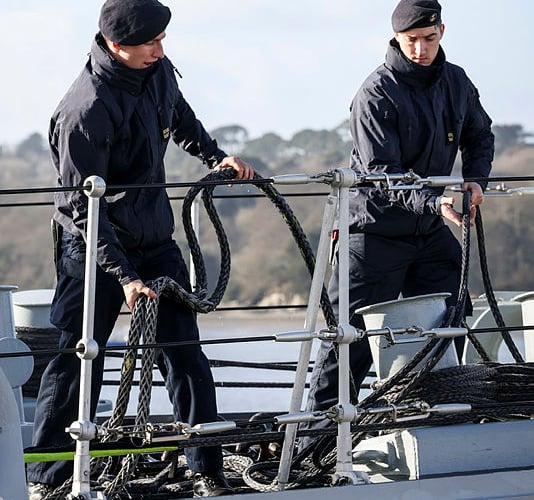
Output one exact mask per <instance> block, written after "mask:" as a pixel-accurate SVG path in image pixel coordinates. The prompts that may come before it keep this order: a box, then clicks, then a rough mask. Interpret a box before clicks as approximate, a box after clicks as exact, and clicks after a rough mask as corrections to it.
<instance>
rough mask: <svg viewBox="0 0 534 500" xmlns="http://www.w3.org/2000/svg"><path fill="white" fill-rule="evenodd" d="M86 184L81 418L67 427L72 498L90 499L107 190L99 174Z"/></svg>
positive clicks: (81, 344)
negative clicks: (72, 445)
mask: <svg viewBox="0 0 534 500" xmlns="http://www.w3.org/2000/svg"><path fill="white" fill-rule="evenodd" d="M84 188H85V189H86V194H87V196H88V198H89V205H88V222H87V242H86V243H87V249H86V256H85V282H84V304H83V329H82V339H81V340H80V341H79V342H78V344H77V347H83V349H84V351H83V352H81V353H78V356H79V357H80V358H81V368H80V401H79V408H78V421H77V422H74V423H73V424H72V426H71V427H70V429H68V431H69V432H70V433H71V435H73V437H74V438H75V439H76V440H77V441H76V453H75V455H74V474H73V481H72V492H71V495H72V498H76V497H80V496H81V497H83V498H86V499H90V498H92V497H91V484H90V456H89V441H90V440H91V439H92V438H94V437H95V433H96V426H94V424H92V423H91V409H90V408H91V373H92V360H93V359H94V358H95V357H96V356H97V355H98V344H97V343H96V342H95V341H94V340H93V330H94V313H95V300H94V298H95V279H96V266H97V264H96V251H97V239H98V212H99V206H100V197H101V196H103V194H104V193H105V191H106V183H105V182H104V180H103V179H102V178H100V177H97V176H91V177H88V178H87V179H86V180H85V183H84Z"/></svg>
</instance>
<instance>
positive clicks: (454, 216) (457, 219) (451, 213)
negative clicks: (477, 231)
mask: <svg viewBox="0 0 534 500" xmlns="http://www.w3.org/2000/svg"><path fill="white" fill-rule="evenodd" d="M453 205H454V198H452V197H449V196H442V197H441V201H440V206H441V215H442V216H443V217H444V218H445V219H447V220H450V221H451V222H452V223H454V224H456V225H457V226H458V227H462V215H461V214H459V213H458V212H457V211H456V210H454V206H453Z"/></svg>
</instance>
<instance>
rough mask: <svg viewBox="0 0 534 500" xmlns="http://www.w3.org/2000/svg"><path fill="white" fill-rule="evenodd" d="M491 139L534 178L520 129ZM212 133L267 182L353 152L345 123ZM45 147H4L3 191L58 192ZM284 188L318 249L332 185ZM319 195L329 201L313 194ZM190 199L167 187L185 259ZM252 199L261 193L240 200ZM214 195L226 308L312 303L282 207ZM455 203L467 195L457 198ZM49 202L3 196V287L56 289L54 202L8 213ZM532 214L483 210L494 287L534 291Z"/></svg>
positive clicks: (185, 167) (503, 200)
mask: <svg viewBox="0 0 534 500" xmlns="http://www.w3.org/2000/svg"><path fill="white" fill-rule="evenodd" d="M494 132H495V135H496V141H497V143H498V150H499V151H500V154H499V155H497V157H496V160H495V162H494V167H493V175H502V176H513V175H531V172H532V165H533V164H534V146H530V145H528V144H527V143H526V140H525V139H526V137H528V135H529V134H527V133H525V132H524V131H523V127H521V126H520V125H511V126H495V127H494ZM213 135H214V137H217V139H218V140H219V141H220V144H221V146H223V147H225V148H227V149H225V150H226V151H227V152H228V153H230V154H231V153H232V152H233V150H236V151H237V150H239V151H240V153H239V155H240V156H241V157H242V158H244V159H245V160H246V161H248V162H249V163H251V164H252V165H253V166H254V167H255V168H256V170H257V172H258V173H259V174H260V175H261V176H262V177H265V178H268V177H270V176H272V175H276V174H285V173H308V174H315V173H320V172H326V171H328V170H329V169H332V168H338V167H343V166H347V165H348V158H349V154H350V149H351V143H350V140H349V136H348V123H347V122H343V123H341V124H340V125H339V126H338V127H336V128H335V129H333V130H331V131H327V130H319V131H314V130H303V131H301V132H299V133H297V134H295V135H294V136H293V137H292V138H291V139H290V140H288V141H286V140H284V139H283V138H281V137H280V136H278V135H277V134H275V133H269V134H265V135H263V136H262V137H259V138H254V139H249V137H248V132H247V131H246V129H244V128H243V127H240V126H238V125H230V126H228V127H220V128H219V129H217V130H216V131H214V134H213ZM43 144H44V141H43V139H42V137H40V136H38V134H32V135H31V136H29V137H28V139H26V140H25V141H23V142H21V143H20V144H19V145H18V146H17V147H16V149H15V151H14V153H9V152H7V151H5V150H4V152H3V155H2V156H0V185H1V186H2V189H8V188H23V187H49V186H53V185H54V183H55V173H54V169H53V167H52V165H51V162H50V158H49V154H48V151H47V150H46V149H45V148H44V146H43ZM166 165H167V180H168V181H169V182H191V181H197V180H199V179H201V178H203V177H204V176H205V175H207V174H208V172H209V171H208V170H207V169H206V167H205V166H204V165H202V164H201V162H199V161H198V159H196V158H192V157H191V156H189V155H187V154H186V153H184V152H183V151H182V150H181V149H179V148H176V147H173V146H172V145H171V146H170V147H169V148H168V151H167V156H166ZM530 184H531V185H532V183H530ZM521 185H522V186H525V185H528V184H526V183H522V184H521ZM275 187H277V186H275ZM513 187H517V186H513ZM277 189H279V190H280V191H281V192H282V193H283V194H284V195H285V199H286V201H287V203H288V204H289V205H290V207H291V209H292V210H293V212H294V214H295V216H296V218H297V219H298V221H299V222H300V225H301V226H302V228H303V230H304V231H305V233H306V234H307V236H308V239H309V240H310V244H311V246H312V248H313V249H315V248H316V247H317V243H318V239H319V232H320V228H321V223H322V216H323V210H324V205H325V201H326V196H325V194H326V193H327V192H328V190H329V189H328V187H327V186H323V185H305V186H285V187H280V188H279V187H277ZM312 192H321V193H322V194H321V195H320V196H319V197H311V196H310V194H312ZM185 193H186V190H185V189H169V194H170V196H171V197H173V198H176V201H173V207H174V210H175V214H176V217H175V218H176V221H177V222H176V226H177V229H176V233H175V238H176V240H177V241H178V243H179V244H180V246H181V247H182V249H183V251H184V254H187V243H186V241H185V236H184V233H183V229H182V223H181V209H182V206H181V205H182V204H181V198H182V197H183V196H184V195H185ZM245 194H252V195H259V196H254V197H249V198H243V197H241V196H242V195H245ZM235 195H239V197H237V198H228V196H235ZM215 196H216V198H215V200H214V202H215V204H216V206H217V208H218V210H219V213H220V216H221V219H222V221H223V225H224V228H225V232H226V234H227V236H228V240H229V243H230V248H231V255H232V270H231V277H230V283H229V285H228V288H227V292H226V295H225V299H224V304H228V305H229V304H236V303H238V304H242V305H251V304H256V303H259V302H261V301H262V300H264V299H265V297H268V296H269V295H271V294H273V293H281V294H283V295H284V296H285V297H286V298H287V300H288V301H293V302H294V303H302V301H305V300H306V299H307V293H308V290H309V286H310V282H311V277H310V274H309V272H308V269H307V268H306V266H305V264H304V262H303V259H302V256H301V254H300V252H299V250H298V247H297V245H296V243H295V241H294V240H293V237H292V235H291V234H290V232H289V229H288V227H287V225H286V223H285V221H284V220H283V219H282V217H281V215H280V213H279V212H278V210H277V209H276V207H274V205H273V204H272V203H270V202H269V201H268V200H267V199H266V198H265V197H264V196H263V195H260V191H259V190H258V189H257V188H256V187H255V186H253V185H246V186H234V187H232V188H230V187H228V186H218V187H217V188H216V189H215ZM454 196H456V197H457V198H458V199H459V198H460V195H459V194H458V193H455V194H454ZM51 199H52V198H51V195H47V194H45V195H32V196H31V198H29V197H20V196H17V197H15V196H11V195H10V196H7V195H5V194H4V195H3V196H2V197H1V198H0V204H1V205H2V206H0V208H1V210H2V217H0V234H1V235H2V237H1V238H0V273H1V276H2V283H3V284H15V285H18V286H19V287H20V288H21V289H33V288H49V287H53V286H54V279H55V276H54V270H53V265H52V247H51V238H50V218H51V216H52V212H53V208H52V207H51V205H50V204H49V205H45V206H39V207H26V208H18V207H17V208H14V207H8V206H6V205H7V204H9V203H20V202H21V201H32V202H35V201H42V202H47V203H51ZM533 213H534V198H533V197H529V196H512V197H496V196H489V195H488V196H487V197H486V202H485V203H484V205H483V206H482V216H483V221H484V229H485V247H486V250H487V256H488V262H489V267H490V276H491V280H492V283H493V286H494V288H495V289H500V290H504V289H508V290H534V279H533V278H532V268H533V266H534V253H533V252H532V251H531V248H533V247H534V234H533V233H532V231H531V228H530V226H531V219H532V214H533ZM454 231H455V232H456V234H457V236H458V238H460V233H459V231H458V230H457V229H456V228H454ZM199 233H200V234H199V240H200V244H201V248H202V250H203V252H204V257H205V264H206V268H207V272H208V277H209V281H210V286H211V287H213V286H214V285H215V280H216V279H217V276H218V273H219V265H220V264H219V261H220V257H219V248H218V244H217V239H216V235H215V234H214V231H213V228H212V227H211V225H210V223H209V220H208V218H207V217H206V216H205V213H204V211H203V209H202V210H201V218H200V231H199ZM471 247H472V248H471V254H472V256H471V273H470V278H469V287H470V291H471V293H472V294H474V295H478V294H481V293H483V292H484V290H483V286H482V280H481V277H480V271H479V264H478V249H477V246H476V238H475V234H474V229H473V235H472V244H471ZM186 260H187V259H186Z"/></svg>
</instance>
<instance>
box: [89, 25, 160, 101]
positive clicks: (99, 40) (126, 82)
mask: <svg viewBox="0 0 534 500" xmlns="http://www.w3.org/2000/svg"><path fill="white" fill-rule="evenodd" d="M90 57H91V66H92V69H93V72H94V73H96V74H97V75H98V76H100V77H101V78H102V79H103V80H105V81H106V82H107V83H109V84H110V85H112V86H114V87H118V88H120V89H123V90H126V91H127V92H129V93H130V94H133V95H139V94H140V93H141V92H143V90H144V88H145V85H146V82H147V80H148V78H149V77H150V76H151V75H152V74H153V73H154V71H155V70H156V68H157V67H158V66H159V61H158V62H157V63H155V64H154V65H153V66H152V67H150V68H146V69H132V68H128V67H127V66H125V65H124V64H122V63H121V62H119V61H117V60H116V59H115V58H114V57H113V56H112V55H111V54H110V53H109V51H108V50H107V47H106V42H105V41H104V38H103V37H102V35H101V34H100V33H97V35H96V36H95V38H94V40H93V44H92V47H91V54H90Z"/></svg>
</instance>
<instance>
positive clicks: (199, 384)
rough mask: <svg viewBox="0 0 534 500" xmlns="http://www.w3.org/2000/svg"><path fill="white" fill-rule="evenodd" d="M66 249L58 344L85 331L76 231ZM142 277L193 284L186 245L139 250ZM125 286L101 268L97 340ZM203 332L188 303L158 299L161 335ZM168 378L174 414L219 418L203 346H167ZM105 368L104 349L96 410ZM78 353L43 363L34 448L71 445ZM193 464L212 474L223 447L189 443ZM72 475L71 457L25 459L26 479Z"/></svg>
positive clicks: (97, 366) (98, 363)
mask: <svg viewBox="0 0 534 500" xmlns="http://www.w3.org/2000/svg"><path fill="white" fill-rule="evenodd" d="M62 246H63V252H62V256H61V258H60V260H59V263H58V284H57V287H56V293H55V296H54V300H53V304H52V311H51V321H52V323H53V324H54V325H55V326H56V327H57V328H59V329H60V330H61V337H60V348H68V347H75V345H76V343H77V341H78V340H79V339H80V338H81V332H82V315H83V251H80V245H79V244H76V243H75V240H74V239H73V237H72V236H71V235H68V234H67V235H64V236H63V245H62ZM130 257H131V261H132V263H133V264H134V265H135V267H136V270H137V272H138V274H139V276H140V277H141V279H142V280H143V281H144V282H147V281H149V280H152V279H156V278H158V277H161V276H169V277H170V278H172V279H174V280H175V281H176V282H177V283H179V284H180V285H181V286H183V287H184V288H186V289H188V290H190V285H189V278H188V274H187V268H186V265H185V262H184V260H183V257H182V255H181V252H180V250H179V248H178V246H177V245H176V243H174V241H170V240H169V242H168V243H166V244H165V245H161V246H158V247H157V248H153V249H148V250H146V249H145V250H143V251H137V252H136V254H135V255H132V256H130ZM123 303H124V292H123V290H122V286H121V285H120V284H119V282H118V281H117V280H116V279H115V278H114V277H112V276H110V275H108V274H106V273H105V272H103V271H102V270H101V269H100V268H98V269H97V279H96V295H95V325H94V339H95V340H96V341H97V342H98V344H99V345H100V346H105V345H106V343H107V341H108V339H109V336H110V335H111V331H112V329H113V326H114V324H115V321H116V320H117V317H118V315H119V312H120V309H121V306H122V304H123ZM198 338H199V333H198V327H197V322H196V315H195V313H193V312H192V311H191V310H190V309H188V308H186V307H183V306H181V305H179V304H176V303H175V302H172V301H170V300H168V299H166V298H164V297H161V298H160V306H159V315H158V323H157V335H156V339H157V341H158V342H177V341H190V340H197V339H198ZM162 356H163V363H164V367H165V369H164V370H162V371H163V372H165V373H164V375H165V382H166V387H167V391H168V393H169V398H170V400H171V403H172V406H173V411H174V418H175V419H176V420H178V421H182V422H188V423H190V424H191V425H195V424H197V423H202V422H214V421H216V420H217V405H216V398H215V385H214V382H213V377H212V374H211V370H210V367H209V362H208V360H207V358H206V356H205V355H204V353H203V352H202V350H201V348H200V346H186V347H179V348H165V349H163V350H162ZM103 368H104V356H103V354H102V353H100V354H99V355H98V357H97V358H96V359H95V360H94V361H93V367H92V400H91V417H92V418H93V417H94V415H95V411H96V405H97V402H98V396H99V392H100V387H101V385H102V376H103ZM79 384H80V360H79V358H78V357H77V356H76V355H73V354H58V355H57V356H55V357H54V358H53V360H52V361H51V362H50V363H49V365H48V367H47V369H46V370H45V372H44V374H43V377H42V380H41V386H40V390H39V395H38V399H37V406H36V409H35V427H34V436H33V446H34V447H39V448H41V447H53V446H65V445H69V444H72V439H71V437H70V436H69V435H68V434H67V433H66V432H65V427H68V426H70V424H71V423H72V422H74V421H75V420H77V419H78V394H79ZM186 456H187V460H188V464H189V467H190V468H191V470H193V471H194V472H207V473H213V472H216V471H218V470H220V469H221V468H222V451H221V448H220V447H219V446H213V447H211V446H210V447H197V448H186ZM71 475H72V462H67V461H59V462H41V463H39V462H37V463H32V464H28V466H27V480H28V481H32V482H39V483H45V484H49V485H52V486H57V485H60V484H62V483H63V482H64V481H65V480H66V479H67V478H68V477H70V476H71Z"/></svg>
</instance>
